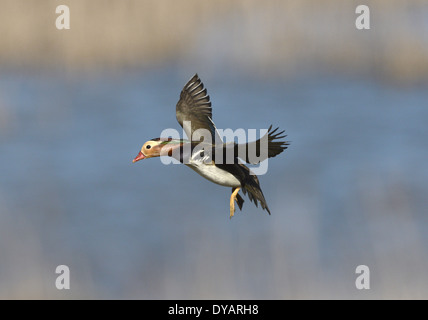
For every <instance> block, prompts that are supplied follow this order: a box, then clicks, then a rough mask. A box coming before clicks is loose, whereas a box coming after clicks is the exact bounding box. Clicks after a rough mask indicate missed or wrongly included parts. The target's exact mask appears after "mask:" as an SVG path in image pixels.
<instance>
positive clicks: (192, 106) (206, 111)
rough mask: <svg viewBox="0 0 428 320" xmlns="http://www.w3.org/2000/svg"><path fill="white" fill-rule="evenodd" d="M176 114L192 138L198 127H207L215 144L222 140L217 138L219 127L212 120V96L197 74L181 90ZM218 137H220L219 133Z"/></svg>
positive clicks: (188, 135)
mask: <svg viewBox="0 0 428 320" xmlns="http://www.w3.org/2000/svg"><path fill="white" fill-rule="evenodd" d="M176 116H177V121H178V123H179V124H180V125H181V126H182V127H183V129H184V132H186V135H187V137H188V138H189V139H190V140H191V139H192V135H193V132H195V131H196V130H197V129H206V130H208V131H209V132H210V133H211V139H212V143H213V144H214V143H216V142H217V143H220V142H221V140H216V135H217V129H216V127H215V125H214V122H213V121H212V109H211V101H210V96H209V95H208V94H207V89H205V88H204V84H203V83H202V81H201V79H200V78H199V76H198V75H197V74H195V75H194V76H193V77H192V79H190V80H189V81H188V82H187V83H186V85H185V86H184V88H183V90H182V91H181V94H180V100H179V101H178V102H177V107H176ZM186 122H187V123H186ZM217 139H219V136H218V135H217Z"/></svg>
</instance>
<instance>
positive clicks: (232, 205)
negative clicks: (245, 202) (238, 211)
mask: <svg viewBox="0 0 428 320" xmlns="http://www.w3.org/2000/svg"><path fill="white" fill-rule="evenodd" d="M240 189H241V188H239V187H238V188H234V189H233V191H232V195H231V196H230V218H231V219H232V217H233V215H234V213H235V201H237V200H236V195H237V194H238V192H239V190H240Z"/></svg>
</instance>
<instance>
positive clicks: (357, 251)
mask: <svg viewBox="0 0 428 320" xmlns="http://www.w3.org/2000/svg"><path fill="white" fill-rule="evenodd" d="M0 2H1V6H2V11H1V12H0V30H1V31H2V35H1V37H0V72H1V77H0V155H1V156H0V174H1V178H0V298H12V299H15V298H42V299H46V298H60V299H62V298H64V299H68V298H88V299H91V298H109V299H110V298H131V299H134V298H136V299H140V298H142V299H208V298H212V299H288V298H291V299H300V298H315V299H319V298H353V299H354V298H356V299H358V298H398V299H400V298H405V299H408V298H427V297H428V274H427V270H428V248H427V241H428V216H427V209H426V208H428V197H427V188H428V169H427V165H426V162H427V159H428V148H427V142H426V140H427V137H428V126H427V120H428V108H427V101H428V90H427V84H428V81H427V79H428V25H427V21H428V5H427V4H426V2H425V1H412V2H411V3H410V2H407V1H399V0H394V1H388V2H387V1H383V2H382V1H380V2H379V1H376V2H374V1H368V3H367V5H368V6H369V7H370V10H371V29H370V30H365V31H359V30H357V29H356V28H355V19H356V17H357V15H356V14H355V8H356V6H357V5H358V4H360V3H358V2H356V1H347V2H345V3H344V2H343V1H339V0H335V1H333V0H331V1H326V2H323V3H322V4H321V3H318V2H316V1H311V0H305V1H289V2H285V1H274V0H270V1H265V2H263V3H261V2H257V1H244V0H240V1H221V0H218V1H210V2H203V3H201V2H199V1H196V0H187V1H182V2H180V4H178V2H176V1H172V0H165V1H159V2H156V3H155V2H153V1H127V2H126V3H124V2H122V1H91V2H90V3H89V2H85V1H77V0H76V1H72V2H71V1H63V2H62V3H61V4H66V5H69V7H70V11H71V29H70V30H64V31H59V30H57V29H56V28H55V18H56V14H55V8H56V6H57V5H58V3H57V2H56V1H45V2H44V3H43V4H39V3H37V5H36V4H35V2H27V1H21V0H19V1H11V0H1V1H0ZM24 9H25V10H24ZM196 72H197V73H198V74H199V75H200V77H201V78H202V80H203V81H204V84H205V85H206V87H207V88H208V93H209V94H210V96H211V101H212V103H213V118H214V122H215V123H216V125H217V127H219V128H224V129H225V128H232V129H234V130H235V129H237V128H244V129H249V128H259V129H261V128H267V127H268V126H269V125H270V124H273V125H274V126H279V127H280V128H281V129H285V130H286V133H287V134H288V140H291V145H290V147H289V149H288V150H286V151H285V152H284V153H283V154H281V155H280V156H278V157H276V158H273V159H270V160H269V170H268V173H267V174H266V175H263V176H261V177H260V181H261V186H262V189H263V191H264V194H265V197H266V200H267V202H268V204H269V207H270V209H271V212H272V215H271V216H268V214H267V213H266V212H265V211H262V210H261V209H260V208H256V207H255V206H254V204H252V203H250V201H249V200H248V198H247V197H244V199H245V203H244V208H243V211H242V212H240V211H237V213H236V214H235V217H234V218H233V219H231V220H229V197H230V188H224V187H220V186H218V185H215V184H212V183H211V182H209V181H207V180H204V179H203V178H202V177H200V176H199V175H197V174H196V173H194V172H193V171H192V170H189V169H188V168H186V167H185V166H182V165H170V166H165V165H163V164H162V163H161V161H160V160H159V159H149V160H144V161H141V162H138V163H136V164H132V159H133V158H134V157H135V156H136V154H137V153H138V151H139V149H140V147H141V145H142V144H143V143H144V142H145V141H147V140H149V139H151V138H154V137H158V136H159V135H160V133H161V132H162V130H164V129H166V128H176V129H177V130H178V131H179V132H181V127H180V126H179V124H178V123H177V121H176V119H175V104H176V102H177V101H178V98H179V93H180V91H181V89H182V87H183V85H184V84H185V83H186V81H187V80H188V79H189V78H190V77H191V76H192V75H193V74H194V73H196ZM62 264H65V265H67V266H69V267H70V272H71V279H70V280H71V290H62V291H59V290H57V289H56V288H55V279H56V277H57V275H56V274H55V268H56V266H58V265H62ZM358 265H367V266H369V268H370V271H371V289H370V290H362V291H360V290H357V289H356V288H355V279H356V277H357V275H356V274H355V269H356V267H357V266H358Z"/></svg>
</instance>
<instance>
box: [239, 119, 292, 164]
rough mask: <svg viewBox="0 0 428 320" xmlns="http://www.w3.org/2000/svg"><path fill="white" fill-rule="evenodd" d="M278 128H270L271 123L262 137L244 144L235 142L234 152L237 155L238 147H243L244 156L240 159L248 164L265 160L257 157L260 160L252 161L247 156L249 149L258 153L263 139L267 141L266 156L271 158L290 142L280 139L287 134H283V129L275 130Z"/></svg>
mask: <svg viewBox="0 0 428 320" xmlns="http://www.w3.org/2000/svg"><path fill="white" fill-rule="evenodd" d="M278 129H279V128H276V129H274V130H272V125H271V126H270V127H269V129H268V132H267V134H265V135H264V136H263V137H262V138H260V139H259V140H257V141H254V142H249V143H246V144H239V145H238V144H235V154H236V155H238V150H239V148H245V158H244V157H242V160H243V161H245V162H246V163H250V164H258V163H259V162H261V161H264V160H266V157H265V158H261V159H259V160H260V161H258V162H254V161H250V160H251V159H250V157H249V151H251V152H255V153H256V155H257V156H259V155H260V146H261V142H262V141H263V140H264V139H265V141H264V142H265V143H266V142H267V147H268V150H267V157H268V158H273V157H275V156H277V155H278V154H280V153H281V152H282V151H284V150H285V149H287V148H288V145H289V144H290V142H289V141H283V140H282V141H281V140H280V139H283V138H285V137H286V136H287V135H283V133H284V131H281V132H277V131H278Z"/></svg>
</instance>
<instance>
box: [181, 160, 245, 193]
mask: <svg viewBox="0 0 428 320" xmlns="http://www.w3.org/2000/svg"><path fill="white" fill-rule="evenodd" d="M186 166H188V167H189V168H191V169H193V170H195V171H196V172H197V173H199V174H200V175H201V176H203V177H204V178H205V179H208V180H210V181H211V182H214V183H217V184H219V185H222V186H225V187H232V188H236V187H240V186H241V183H240V182H239V180H238V179H237V178H236V177H235V176H234V175H233V174H231V173H229V172H227V171H224V170H221V169H219V168H217V167H216V166H215V165H206V164H200V163H197V162H193V163H191V164H186Z"/></svg>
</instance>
